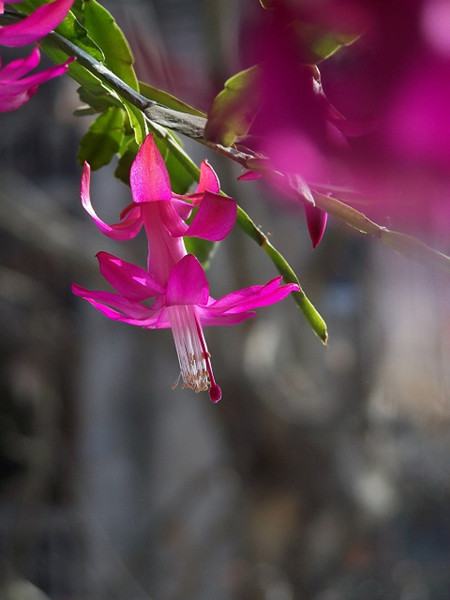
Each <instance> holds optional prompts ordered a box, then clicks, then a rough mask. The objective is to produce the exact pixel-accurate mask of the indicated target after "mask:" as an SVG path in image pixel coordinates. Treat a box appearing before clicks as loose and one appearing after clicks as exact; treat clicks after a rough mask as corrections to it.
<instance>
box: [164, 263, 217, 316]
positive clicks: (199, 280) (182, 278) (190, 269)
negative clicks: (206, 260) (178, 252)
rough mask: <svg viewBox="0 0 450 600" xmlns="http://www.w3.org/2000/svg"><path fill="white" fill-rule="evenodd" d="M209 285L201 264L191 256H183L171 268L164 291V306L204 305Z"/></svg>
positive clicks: (207, 296)
mask: <svg viewBox="0 0 450 600" xmlns="http://www.w3.org/2000/svg"><path fill="white" fill-rule="evenodd" d="M208 298H209V285H208V280H207V279H206V275H205V272H204V271H203V268H202V266H201V264H200V263H199V262H198V260H197V259H196V258H195V256H193V255H192V254H187V255H186V256H184V257H183V258H182V259H181V260H180V261H179V262H177V264H176V265H175V266H174V267H173V269H172V271H171V273H170V276H169V280H168V282H167V290H166V305H167V306H176V305H189V304H198V305H206V304H207V302H208Z"/></svg>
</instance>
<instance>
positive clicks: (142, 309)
mask: <svg viewBox="0 0 450 600" xmlns="http://www.w3.org/2000/svg"><path fill="white" fill-rule="evenodd" d="M72 292H73V293H74V294H75V295H76V296H80V298H83V299H84V300H87V301H88V302H91V300H92V301H94V302H96V303H97V304H98V305H101V306H102V307H106V308H108V307H110V308H113V309H115V310H118V311H120V312H121V313H122V314H123V316H125V317H130V318H132V319H145V318H149V317H152V316H153V315H154V310H152V309H151V308H149V307H147V306H144V305H142V304H140V303H139V302H136V301H134V300H128V299H127V298H124V297H123V296H121V295H119V294H115V293H113V292H104V291H96V290H87V289H86V288H83V287H81V286H79V285H77V284H73V285H72ZM96 308H98V306H96ZM105 314H106V313H105ZM107 316H108V315H107Z"/></svg>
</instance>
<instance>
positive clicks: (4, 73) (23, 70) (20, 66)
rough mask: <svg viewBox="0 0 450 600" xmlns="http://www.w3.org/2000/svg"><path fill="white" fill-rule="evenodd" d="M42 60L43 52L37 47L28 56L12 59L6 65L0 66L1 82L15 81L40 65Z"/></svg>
mask: <svg viewBox="0 0 450 600" xmlns="http://www.w3.org/2000/svg"><path fill="white" fill-rule="evenodd" d="M40 60H41V53H40V51H39V48H38V47H36V48H34V49H33V51H32V52H31V54H29V55H28V56H27V57H25V58H18V59H16V60H12V61H11V62H10V63H8V64H7V65H6V66H5V67H3V68H0V82H2V81H7V80H9V81H13V80H16V79H18V78H19V77H22V76H23V75H26V74H27V73H29V72H30V71H32V70H33V69H35V68H36V67H37V66H38V65H39V62H40Z"/></svg>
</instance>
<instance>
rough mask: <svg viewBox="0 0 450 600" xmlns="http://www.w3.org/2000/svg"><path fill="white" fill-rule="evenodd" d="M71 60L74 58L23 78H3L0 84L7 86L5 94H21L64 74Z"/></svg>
mask: <svg viewBox="0 0 450 600" xmlns="http://www.w3.org/2000/svg"><path fill="white" fill-rule="evenodd" d="M71 62H72V59H69V60H68V61H67V62H65V63H64V64H62V65H57V66H56V67H50V68H48V69H45V70H44V71H39V73H35V74H34V75H29V76H28V77H23V78H22V79H10V80H6V79H5V80H3V79H2V80H1V81H0V86H1V87H2V88H3V87H4V88H5V95H8V94H11V95H14V94H21V93H23V92H25V91H26V90H28V89H30V88H34V87H36V86H38V85H40V84H41V83H45V82H46V81H48V80H49V79H53V78H54V77H59V76H60V75H63V74H64V73H65V72H66V71H67V69H68V66H69V64H70V63H71ZM8 66H9V65H8ZM5 69H6V67H5Z"/></svg>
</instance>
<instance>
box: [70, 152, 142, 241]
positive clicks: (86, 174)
mask: <svg viewBox="0 0 450 600" xmlns="http://www.w3.org/2000/svg"><path fill="white" fill-rule="evenodd" d="M90 181H91V167H90V165H89V163H87V162H85V163H84V165H83V173H82V175H81V204H82V205H83V208H84V210H85V211H86V212H87V213H88V215H89V216H90V217H91V219H92V220H93V221H94V223H95V225H96V226H97V228H98V229H99V230H100V231H101V232H102V233H103V234H104V235H106V236H107V237H110V238H112V239H114V240H130V239H132V238H134V237H136V235H137V234H138V233H139V231H140V230H141V227H142V218H141V209H140V208H139V206H136V207H131V208H130V210H128V211H127V213H126V215H124V218H123V219H122V220H121V221H120V223H115V224H114V225H109V224H108V223H105V222H104V221H102V220H101V219H100V218H99V217H98V215H97V213H96V212H95V210H94V207H93V206H92V203H91V196H90Z"/></svg>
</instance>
